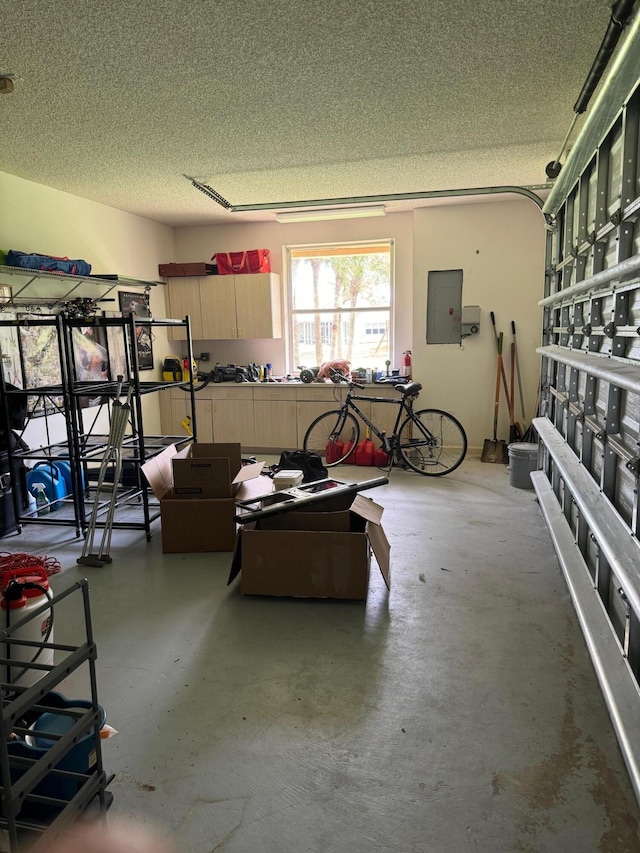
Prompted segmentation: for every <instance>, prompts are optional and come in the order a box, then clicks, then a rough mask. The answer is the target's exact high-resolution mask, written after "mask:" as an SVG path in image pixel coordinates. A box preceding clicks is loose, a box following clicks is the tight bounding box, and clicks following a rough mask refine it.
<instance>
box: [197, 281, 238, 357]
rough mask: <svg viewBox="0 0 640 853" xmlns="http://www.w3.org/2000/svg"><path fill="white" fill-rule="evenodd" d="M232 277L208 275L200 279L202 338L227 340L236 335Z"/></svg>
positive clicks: (236, 326) (236, 325) (236, 324)
mask: <svg viewBox="0 0 640 853" xmlns="http://www.w3.org/2000/svg"><path fill="white" fill-rule="evenodd" d="M234 279H235V276H233V275H209V276H203V277H202V278H201V279H200V306H201V312H202V337H203V339H204V340H212V341H215V340H228V339H230V338H237V337H238V323H237V320H236V296H235V284H234Z"/></svg>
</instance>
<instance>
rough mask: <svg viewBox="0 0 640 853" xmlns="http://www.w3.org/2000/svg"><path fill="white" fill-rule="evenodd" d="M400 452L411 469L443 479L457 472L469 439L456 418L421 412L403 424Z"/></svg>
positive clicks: (440, 413)
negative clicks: (444, 475)
mask: <svg viewBox="0 0 640 853" xmlns="http://www.w3.org/2000/svg"><path fill="white" fill-rule="evenodd" d="M398 451H399V453H400V456H401V458H402V459H403V461H404V462H405V463H406V464H407V465H408V467H409V468H412V469H413V470H414V471H417V472H418V473H419V474H424V475H425V476H427V477H441V476H442V475H443V474H450V473H451V472H452V471H455V469H456V468H457V467H458V465H460V463H461V462H462V460H463V459H464V457H465V455H466V453H467V436H466V434H465V431H464V429H463V428H462V424H461V423H460V422H459V421H458V420H456V418H454V417H453V415H450V414H449V413H448V412H443V411H441V410H440V409H422V410H421V411H419V412H413V413H412V414H411V415H409V417H407V418H406V419H405V420H404V421H403V423H402V426H401V427H400V431H399V432H398Z"/></svg>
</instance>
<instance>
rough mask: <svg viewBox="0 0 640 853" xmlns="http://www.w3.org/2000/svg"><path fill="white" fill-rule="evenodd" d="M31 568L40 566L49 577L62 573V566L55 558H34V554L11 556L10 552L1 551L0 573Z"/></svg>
mask: <svg viewBox="0 0 640 853" xmlns="http://www.w3.org/2000/svg"><path fill="white" fill-rule="evenodd" d="M31 566H40V567H41V568H43V569H44V570H45V572H46V573H47V575H55V574H56V573H57V572H60V571H62V565H61V564H60V561H59V560H56V558H55V557H34V556H33V555H32V554H10V553H9V552H8V551H0V572H3V571H9V570H11V569H28V568H30V567H31Z"/></svg>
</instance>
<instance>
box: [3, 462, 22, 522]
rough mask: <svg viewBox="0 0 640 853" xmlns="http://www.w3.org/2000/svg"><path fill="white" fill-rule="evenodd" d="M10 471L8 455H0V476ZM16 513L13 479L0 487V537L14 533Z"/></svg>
mask: <svg viewBox="0 0 640 853" xmlns="http://www.w3.org/2000/svg"><path fill="white" fill-rule="evenodd" d="M10 471H11V469H10V467H9V454H8V453H7V452H6V451H3V452H2V453H0V474H4V475H7V474H9V473H10ZM17 529H18V528H17V525H16V513H15V509H14V507H13V477H11V478H10V482H9V484H8V485H5V487H4V488H2V487H0V536H6V535H8V534H9V533H15V531H16V530H17Z"/></svg>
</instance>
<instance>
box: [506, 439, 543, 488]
mask: <svg viewBox="0 0 640 853" xmlns="http://www.w3.org/2000/svg"><path fill="white" fill-rule="evenodd" d="M507 452H508V454H509V483H510V484H511V485H512V486H515V487H516V489H533V483H532V482H531V477H530V476H529V474H530V473H531V472H532V471H537V470H538V445H537V444H533V443H530V442H528V441H516V442H513V443H512V444H510V445H509V447H508V448H507Z"/></svg>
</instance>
